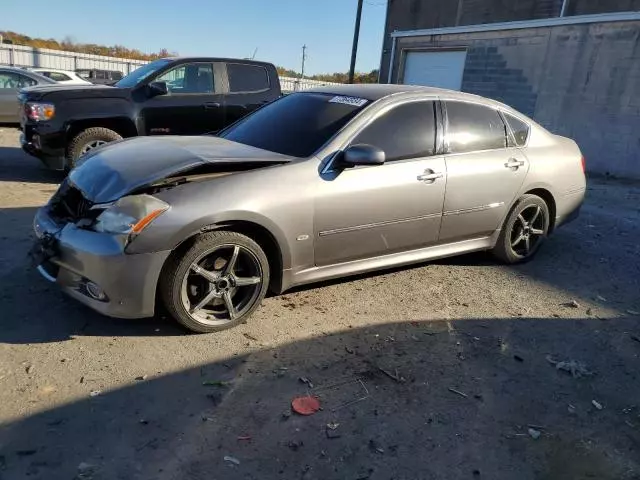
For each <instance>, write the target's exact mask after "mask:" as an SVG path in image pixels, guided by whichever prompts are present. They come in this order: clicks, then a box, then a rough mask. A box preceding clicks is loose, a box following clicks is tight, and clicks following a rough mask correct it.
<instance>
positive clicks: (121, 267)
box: [31, 206, 170, 318]
mask: <svg viewBox="0 0 640 480" xmlns="http://www.w3.org/2000/svg"><path fill="white" fill-rule="evenodd" d="M34 230H35V233H36V236H37V240H36V244H35V245H34V248H32V250H31V258H32V260H33V262H34V265H35V266H36V268H37V269H38V271H39V272H40V273H41V275H42V276H43V277H45V278H46V279H47V280H49V281H52V282H55V283H56V284H58V286H60V288H62V290H63V291H64V292H65V293H67V294H68V295H70V296H71V297H73V298H75V299H76V300H78V301H80V302H81V303H83V304H85V305H87V306H89V307H91V308H92V309H94V310H96V311H98V312H100V313H102V314H104V315H107V316H110V317H118V318H144V317H151V316H153V314H154V310H155V300H156V286H157V283H158V278H159V276H160V271H161V270H162V266H163V264H164V261H165V260H166V258H167V257H168V256H169V253H170V251H161V252H154V253H140V254H127V253H126V252H125V251H124V248H125V245H124V244H123V242H122V239H121V238H119V237H118V236H115V235H109V234H104V233H98V232H93V231H90V230H86V229H82V228H79V227H77V226H76V225H75V224H73V223H66V224H60V223H57V222H56V221H55V220H54V219H53V218H52V217H51V216H50V214H49V213H48V206H44V207H42V208H40V209H39V210H38V212H37V214H36V217H35V219H34Z"/></svg>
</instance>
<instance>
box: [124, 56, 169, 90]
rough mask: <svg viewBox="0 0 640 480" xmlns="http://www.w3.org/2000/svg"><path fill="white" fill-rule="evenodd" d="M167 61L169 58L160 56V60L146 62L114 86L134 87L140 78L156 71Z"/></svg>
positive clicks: (142, 78)
mask: <svg viewBox="0 0 640 480" xmlns="http://www.w3.org/2000/svg"><path fill="white" fill-rule="evenodd" d="M169 62H171V60H170V59H168V58H161V59H160V60H154V61H153V62H151V63H147V64H146V65H143V66H141V67H140V68H136V69H135V70H134V71H133V72H131V73H130V74H129V75H127V76H126V77H124V78H123V79H122V80H120V81H119V82H118V83H116V84H115V86H116V87H119V88H131V87H135V86H136V85H138V83H140V82H141V81H142V80H144V79H145V78H147V77H148V76H149V75H151V74H152V73H154V72H157V71H158V70H160V69H161V68H162V67H164V66H165V65H166V64H167V63H169Z"/></svg>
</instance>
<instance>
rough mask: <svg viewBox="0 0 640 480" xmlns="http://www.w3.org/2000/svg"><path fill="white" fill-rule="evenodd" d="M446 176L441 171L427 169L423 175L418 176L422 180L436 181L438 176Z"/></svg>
mask: <svg viewBox="0 0 640 480" xmlns="http://www.w3.org/2000/svg"><path fill="white" fill-rule="evenodd" d="M443 176H444V174H443V173H441V172H434V171H433V170H426V171H425V172H424V173H423V174H422V175H418V176H417V177H416V178H417V179H418V181H420V182H430V183H433V182H435V181H436V180H437V179H438V178H442V177H443Z"/></svg>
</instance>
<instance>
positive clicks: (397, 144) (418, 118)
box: [351, 102, 436, 161]
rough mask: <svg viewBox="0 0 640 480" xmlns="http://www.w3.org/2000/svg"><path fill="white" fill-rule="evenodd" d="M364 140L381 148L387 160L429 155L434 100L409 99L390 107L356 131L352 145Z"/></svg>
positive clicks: (432, 140)
mask: <svg viewBox="0 0 640 480" xmlns="http://www.w3.org/2000/svg"><path fill="white" fill-rule="evenodd" d="M358 143H367V144H369V145H374V146H376V147H378V148H380V149H381V150H383V151H384V153H385V156H386V160H387V161H393V160H402V159H405V158H419V157H428V156H430V155H433V154H434V153H435V144H436V116H435V109H434V103H433V102H411V103H405V104H403V105H399V106H397V107H395V108H392V109H391V110H389V111H388V112H386V113H384V114H383V115H382V116H380V117H378V118H376V119H375V120H374V121H373V122H372V123H370V124H369V125H367V126H366V127H365V129H364V130H362V131H361V132H360V133H358V134H357V135H356V137H355V138H354V139H353V141H352V142H351V144H352V145H356V144H358Z"/></svg>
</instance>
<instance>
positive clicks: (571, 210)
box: [555, 188, 586, 228]
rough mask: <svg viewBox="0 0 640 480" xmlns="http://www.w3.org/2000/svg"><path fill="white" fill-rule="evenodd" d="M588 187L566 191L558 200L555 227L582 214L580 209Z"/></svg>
mask: <svg viewBox="0 0 640 480" xmlns="http://www.w3.org/2000/svg"><path fill="white" fill-rule="evenodd" d="M585 190H586V188H578V189H575V190H572V191H569V192H566V193H565V194H564V195H563V196H562V197H560V199H559V200H558V204H557V205H556V208H557V214H556V219H555V227H556V228H557V227H560V226H562V225H566V224H567V223H570V222H573V221H574V220H575V219H577V218H578V216H579V215H580V209H581V208H582V203H583V202H584V195H585Z"/></svg>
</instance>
